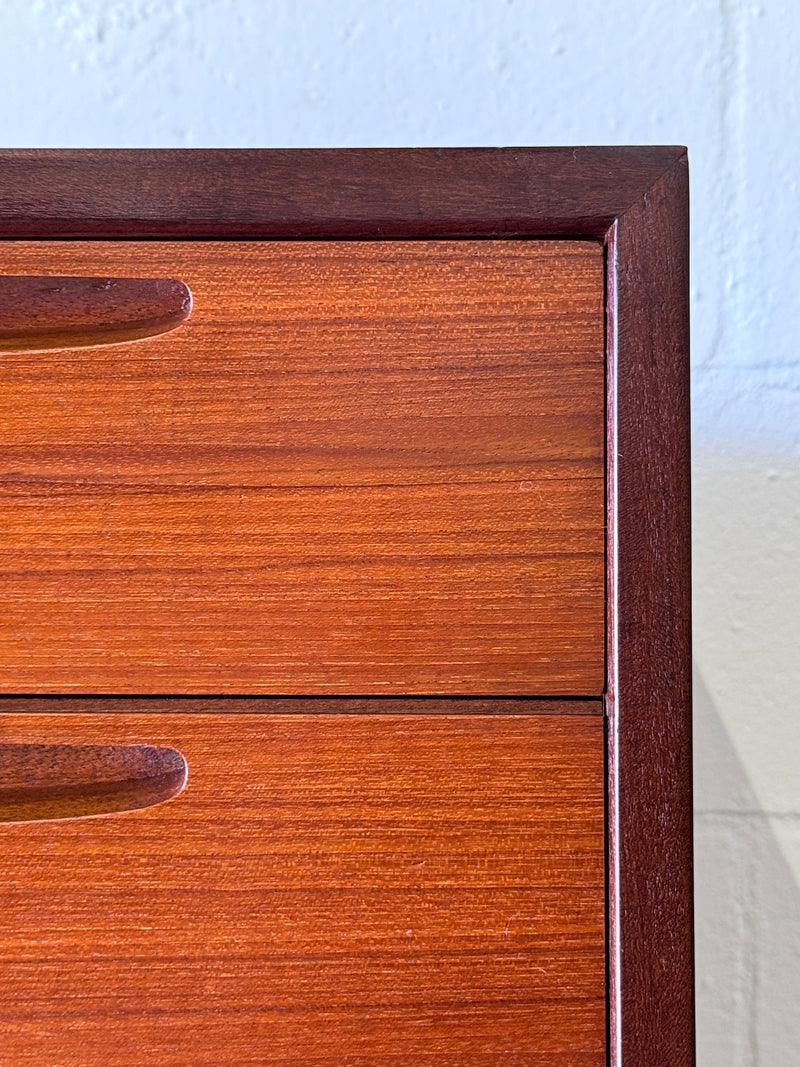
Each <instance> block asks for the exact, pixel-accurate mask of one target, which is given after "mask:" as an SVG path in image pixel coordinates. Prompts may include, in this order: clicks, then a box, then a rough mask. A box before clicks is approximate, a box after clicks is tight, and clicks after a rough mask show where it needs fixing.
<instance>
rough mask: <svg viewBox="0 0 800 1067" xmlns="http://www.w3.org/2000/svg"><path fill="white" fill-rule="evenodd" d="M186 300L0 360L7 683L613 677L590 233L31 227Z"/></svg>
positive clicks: (207, 685) (251, 685)
mask: <svg viewBox="0 0 800 1067" xmlns="http://www.w3.org/2000/svg"><path fill="white" fill-rule="evenodd" d="M0 264H1V265H2V269H3V270H4V271H6V272H8V273H14V274H25V273H31V274H36V273H45V272H46V273H63V274H77V273H85V274H87V275H96V274H109V275H120V276H136V275H137V274H139V273H141V274H143V275H146V276H148V277H158V276H162V275H163V276H168V277H175V278H179V279H181V280H182V281H183V282H185V283H186V284H187V285H188V286H189V288H190V289H191V291H192V293H193V296H194V310H193V313H192V317H191V319H190V320H189V321H188V322H187V323H185V324H184V325H183V326H181V327H180V328H178V329H177V330H175V331H173V332H172V333H170V334H165V335H163V336H161V337H157V338H149V339H146V340H142V341H137V342H134V343H130V344H126V345H120V346H115V347H106V348H90V349H82V350H61V351H56V352H49V353H35V354H32V353H26V354H20V353H9V354H7V355H5V356H4V357H3V360H2V361H1V362H0V397H1V398H2V407H1V409H0V410H2V421H1V422H0V464H2V472H3V478H2V484H1V485H0V506H2V508H3V518H4V521H3V525H2V530H0V577H1V579H2V583H1V584H2V589H1V590H0V598H1V599H0V603H1V605H2V608H1V610H2V614H1V615H0V627H1V628H2V632H1V633H0V669H1V673H0V678H1V681H0V687H1V688H2V689H3V690H4V691H5V692H42V693H44V692H84V693H91V692H95V693H104V692H106V693H159V692H170V691H177V692H181V693H215V692H219V693H223V692H238V693H253V692H262V693H263V692H283V693H309V694H314V693H330V694H334V693H359V692H360V693H378V694H380V693H400V692H403V693H434V694H435V693H442V694H447V693H454V694H466V693H484V694H495V693H497V694H515V693H519V694H523V693H540V694H575V693H585V694H595V693H596V694H600V693H601V692H602V689H603V681H604V633H603V629H604V603H603V600H604V522H603V514H604V500H603V484H604V482H603V436H604V429H603V407H604V397H603V300H604V296H603V286H604V274H603V254H602V249H601V247H600V245H599V244H595V243H591V242H559V241H543V242H466V241H465V242H411V243H402V242H400V243H369V242H364V243H352V242H350V243H299V242H298V243H283V244H281V243H278V244H260V243H257V242H252V243H245V244H242V243H236V242H220V243H200V242H198V243H181V242H175V243H138V242H129V243H113V242H112V243H107V242H95V243H90V244H87V243H69V242H64V243H37V242H31V243H26V242H15V243H13V244H7V245H5V246H4V247H3V249H2V258H1V259H0Z"/></svg>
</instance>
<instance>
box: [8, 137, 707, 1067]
mask: <svg viewBox="0 0 800 1067" xmlns="http://www.w3.org/2000/svg"><path fill="white" fill-rule="evenodd" d="M686 188H687V186H686V160H685V154H684V152H683V151H682V150H681V149H672V148H642V149H620V148H616V149H599V148H598V149H526V150H522V149H504V150H413V151H411V150H409V151H395V150H372V151H366V150H365V151H360V150H359V151H355V150H349V151H341V152H332V151H316V150H315V151H255V152H250V151H205V150H204V151H193V152H185V151H133V152H126V151H123V152H117V151H102V152H93V151H91V152H90V151H85V152H67V151H64V152H39V151H34V152H26V151H8V152H4V153H0V237H2V239H3V244H2V246H0V397H1V398H2V404H1V406H0V411H1V412H2V414H1V416H0V496H2V514H3V521H2V523H0V602H1V604H0V612H1V614H0V691H1V692H2V693H3V694H5V695H3V696H2V697H0V820H2V825H0V885H2V887H3V888H2V890H0V893H2V909H0V915H2V920H0V961H1V962H0V967H2V972H3V973H2V981H1V982H0V1063H2V1064H3V1067H110V1065H112V1064H113V1065H114V1067H149V1065H151V1064H153V1065H155V1064H158V1065H159V1067H199V1065H203V1067H212V1065H214V1067H217V1065H222V1064H224V1065H229V1067H245V1065H253V1067H256V1065H258V1067H261V1065H271V1064H275V1065H277V1064H283V1065H288V1064H309V1065H318V1067H323V1065H331V1067H333V1065H334V1064H361V1065H364V1067H367V1065H370V1067H372V1065H374V1067H379V1065H389V1064H393V1065H400V1064H403V1065H405V1064H414V1065H416V1064H425V1063H430V1064H436V1065H437V1067H439V1065H453V1067H457V1065H486V1067H489V1065H495V1064H499V1063H509V1064H511V1063H514V1064H526V1065H540V1067H544V1065H548V1067H549V1065H558V1064H560V1065H563V1067H600V1065H601V1064H611V1065H614V1067H660V1065H664V1067H667V1065H668V1067H685V1065H690V1064H692V1063H693V1021H692V919H691V914H692V895H691V791H690V779H691V761H690V688H689V667H690V659H689V533H688V521H689V514H688V333H687V203H686Z"/></svg>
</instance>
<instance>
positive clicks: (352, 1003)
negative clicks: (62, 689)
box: [0, 702, 605, 1067]
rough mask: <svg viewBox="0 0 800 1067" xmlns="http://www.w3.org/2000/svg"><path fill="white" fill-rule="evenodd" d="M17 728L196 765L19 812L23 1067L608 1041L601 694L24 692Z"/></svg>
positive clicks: (546, 1060)
mask: <svg viewBox="0 0 800 1067" xmlns="http://www.w3.org/2000/svg"><path fill="white" fill-rule="evenodd" d="M4 703H5V702H4ZM132 706H136V705H135V703H134V704H132ZM562 708H563V705H562ZM0 742H2V744H0V749H2V748H4V746H5V745H8V744H17V745H31V744H36V745H41V746H49V745H53V746H55V745H71V746H98V745H115V746H121V745H142V744H145V745H153V746H168V747H170V748H173V749H175V750H177V751H178V752H180V753H181V754H182V755H183V757H184V758H185V760H186V764H187V765H188V781H187V783H186V786H185V788H184V789H183V791H182V792H179V793H178V794H177V795H175V796H173V797H172V798H171V799H169V800H166V801H163V802H160V803H156V804H155V805H152V806H149V807H143V808H141V809H140V810H128V811H118V812H116V813H114V814H105V815H95V816H93V817H85V818H67V819H62V820H59V821H53V820H45V821H42V820H34V821H26V822H16V823H14V822H7V823H5V824H4V825H2V826H0V886H2V909H1V910H0V924H1V926H0V958H2V970H3V973H2V980H1V981H0V1034H1V1040H0V1046H1V1047H2V1050H3V1051H2V1064H3V1067H22V1065H25V1067H28V1065H30V1067H110V1065H114V1067H146V1065H150V1064H153V1065H156V1064H157V1065H158V1067H195V1065H208V1067H212V1065H213V1067H221V1065H225V1067H239V1065H245V1064H247V1065H251V1064H252V1065H259V1067H262V1065H267V1064H270V1065H271V1064H287V1065H288V1064H314V1065H320V1067H321V1065H333V1064H343V1063H348V1064H358V1065H376V1067H377V1065H384V1064H387V1065H388V1064H396V1065H400V1064H403V1065H406V1064H417V1063H431V1064H436V1065H437V1067H438V1065H451V1064H452V1065H456V1064H458V1065H464V1064H468V1065H471V1064H475V1065H478V1064H481V1065H486V1067H489V1065H495V1064H497V1063H500V1062H503V1063H506V1062H508V1063H519V1064H523V1063H524V1064H530V1065H542V1067H544V1065H545V1064H547V1065H548V1067H552V1065H563V1067H590V1065H591V1067H599V1065H600V1064H603V1063H605V995H604V981H605V965H604V956H605V948H604V926H605V922H604V915H605V907H604V800H603V796H604V788H603V724H602V719H601V717H600V716H599V715H594V714H516V713H511V714H503V715H490V714H439V715H417V714H408V713H398V714H383V715H378V714H358V715H345V714H307V713H302V714H294V713H288V714H254V713H249V712H245V713H236V712H234V713H230V714H219V713H204V712H199V713H191V712H187V713H183V712H180V713H161V714H157V715H152V714H146V713H138V712H137V713H127V712H126V713H111V714H109V713H100V714H83V713H78V714H58V713H56V714H40V713H25V712H23V713H20V714H7V715H3V716H0ZM5 751H6V755H8V752H9V750H8V749H5ZM19 751H22V750H21V749H20V750H19ZM28 751H30V750H28ZM50 751H51V750H50V749H47V748H41V749H39V750H38V752H39V754H40V755H41V756H42V760H45V758H46V757H47V754H48V752H50ZM52 751H55V750H52ZM74 751H76V752H77V751H78V750H77V749H75V750H74ZM85 751H87V752H89V755H90V756H91V754H92V752H96V751H99V750H85ZM117 751H119V750H117ZM79 763H80V761H79ZM123 765H125V764H124V760H123V762H122V764H120V766H123ZM135 765H136V764H135V761H134V763H133V764H130V766H135ZM149 766H152V764H149ZM112 770H113V768H112ZM121 773H122V772H121ZM125 773H127V774H128V775H129V776H130V775H131V774H134V775H135V774H136V773H140V772H138V771H135V770H134V771H131V770H130V767H129V768H128V771H127V772H125ZM141 773H142V774H144V773H145V771H141ZM22 777H23V778H26V776H25V775H23V776H22ZM28 777H31V781H30V783H29V784H30V785H31V787H34V786H36V782H34V781H33V780H32V777H33V776H28ZM78 777H80V775H78ZM95 777H97V776H96V775H95ZM112 777H113V774H112ZM26 781H27V779H26ZM40 784H41V783H40ZM96 784H97V783H96V782H95V783H94V785H95V786H96ZM24 785H25V782H23V786H24ZM129 785H130V783H129ZM134 785H135V783H134ZM51 786H52V783H51ZM175 787H176V788H178V786H177V785H176V786H175ZM69 789H70V790H71V791H72V792H71V796H72V802H74V801H75V795H76V791H77V794H79V793H80V782H76V781H75V780H72V781H71V784H70V785H69ZM87 789H88V790H89V792H91V788H89V787H87ZM169 791H170V790H168V791H167V792H169ZM123 793H124V795H125V796H127V795H129V794H130V795H135V793H136V790H135V788H133V789H131V788H128V790H127V793H125V792H124V791H123ZM156 794H157V791H156ZM156 794H147V796H145V797H144V799H145V800H152V799H154V798H155V799H159V798H158V796H157V795H156ZM18 799H19V798H18V797H17V800H18ZM72 802H71V803H72ZM130 806H134V805H133V803H131V805H130ZM55 810H56V809H53V811H55ZM64 810H66V809H64ZM74 810H76V809H75V808H74V806H73V808H72V809H70V811H74ZM50 813H51V814H52V813H53V812H52V811H51V812H50ZM39 814H48V809H47V807H46V806H45V807H44V808H42V809H41V810H40V812H39ZM6 815H7V817H8V816H9V812H7V813H6ZM10 815H11V817H19V816H18V814H17V816H14V812H13V811H11V812H10Z"/></svg>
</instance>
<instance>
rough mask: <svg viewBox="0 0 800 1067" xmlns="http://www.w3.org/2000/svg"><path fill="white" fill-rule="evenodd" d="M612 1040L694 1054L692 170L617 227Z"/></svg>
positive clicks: (624, 1056) (617, 1049) (677, 173)
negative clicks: (691, 508)
mask: <svg viewBox="0 0 800 1067" xmlns="http://www.w3.org/2000/svg"><path fill="white" fill-rule="evenodd" d="M607 248H608V305H607V315H608V342H607V380H608V416H609V417H608V435H609V436H608V450H607V451H608V459H607V468H608V469H607V484H608V596H607V604H608V679H607V694H606V709H607V718H608V723H607V726H608V806H609V809H608V814H609V819H608V825H609V842H608V849H609V852H608V857H609V871H608V876H609V1006H610V1011H609V1022H610V1033H609V1049H610V1053H611V1064H612V1065H613V1067H637V1065H639V1064H644V1063H647V1064H649V1065H651V1067H656V1065H659V1067H661V1065H664V1067H666V1065H670V1067H690V1065H691V1064H693V1063H694V1056H695V1052H694V1044H695V1042H694V960H693V890H692V753H691V744H692V723H691V585H690V582H691V578H690V496H689V478H690V471H689V313H688V295H689V294H688V170H687V166H686V159H685V157H684V158H683V159H679V160H678V161H677V162H676V163H675V164H674V165H673V166H672V167H671V168H669V169H668V170H666V171H665V173H664V174H663V175H662V176H661V178H660V179H659V180H658V181H657V182H656V183H655V184H654V185H653V186H651V187H650V188H649V189H648V190H646V192H645V193H644V195H643V196H642V197H641V199H640V200H639V202H638V203H636V204H634V205H633V206H632V207H631V208H630V209H629V210H628V211H627V212H625V213H624V214H623V215H622V216H621V217H620V218H619V219H617V221H616V222H615V223H614V225H613V227H612V228H611V230H610V231H609V236H608V243H607Z"/></svg>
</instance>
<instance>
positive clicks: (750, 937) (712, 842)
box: [694, 673, 800, 1067]
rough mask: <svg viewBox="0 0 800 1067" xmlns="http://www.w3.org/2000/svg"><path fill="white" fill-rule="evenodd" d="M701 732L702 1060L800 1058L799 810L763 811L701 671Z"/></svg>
mask: <svg viewBox="0 0 800 1067" xmlns="http://www.w3.org/2000/svg"><path fill="white" fill-rule="evenodd" d="M694 731H695V742H694V743H695V772H694V774H695V893H696V898H695V899H696V904H695V915H696V944H697V1028H698V1067H790V1065H791V1064H800V1011H798V1008H797V1000H798V996H800V884H798V880H797V878H796V877H795V874H794V873H793V871H792V867H791V865H790V863H789V862H788V861H787V858H786V855H787V853H786V851H785V849H786V848H787V847H789V848H791V849H792V851H791V853H790V854H791V855H800V818H798V817H797V816H795V815H791V816H774V815H773V816H770V815H769V814H768V813H766V812H765V811H763V810H762V809H761V807H760V805H759V802H758V799H757V797H756V794H755V791H754V790H753V788H752V786H751V784H750V781H749V779H748V777H747V774H746V772H745V770H744V767H743V766H742V763H741V761H740V759H739V757H738V755H737V752H736V750H735V748H734V745H733V744H732V742H731V740H730V737H729V736H728V733H727V731H726V728H725V724H724V723H723V720H722V718H721V716H720V714H719V712H718V711H717V709H716V708H715V706H714V703H713V701H712V699H711V697H710V694H709V692H708V689H707V687H706V685H705V684H704V681H703V679H702V677H700V676H699V675H698V674H697V673H696V674H695V696H694ZM721 794H724V796H725V798H726V799H725V803H724V805H723V806H720V800H719V798H720V795H721ZM715 805H716V806H715Z"/></svg>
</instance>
